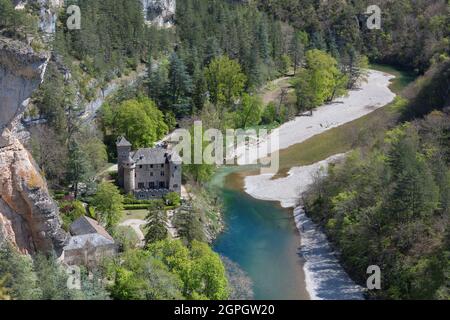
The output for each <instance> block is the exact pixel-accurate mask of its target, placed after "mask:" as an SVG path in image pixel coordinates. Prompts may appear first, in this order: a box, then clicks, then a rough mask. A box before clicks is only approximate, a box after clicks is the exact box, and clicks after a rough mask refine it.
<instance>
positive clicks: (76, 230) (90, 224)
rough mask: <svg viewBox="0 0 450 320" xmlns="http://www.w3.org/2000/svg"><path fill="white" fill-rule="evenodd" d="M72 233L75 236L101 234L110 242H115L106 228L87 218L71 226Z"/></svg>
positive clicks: (81, 218) (78, 220)
mask: <svg viewBox="0 0 450 320" xmlns="http://www.w3.org/2000/svg"><path fill="white" fill-rule="evenodd" d="M70 233H71V234H72V235H73V236H81V235H88V234H99V235H101V236H103V237H104V238H106V239H108V240H111V241H114V240H113V238H112V237H111V236H110V235H109V233H108V232H107V231H106V230H105V228H103V227H102V226H101V225H100V224H99V223H98V222H97V221H95V220H94V219H91V218H89V217H86V216H83V217H80V218H78V219H77V220H75V221H74V222H73V223H72V224H71V225H70Z"/></svg>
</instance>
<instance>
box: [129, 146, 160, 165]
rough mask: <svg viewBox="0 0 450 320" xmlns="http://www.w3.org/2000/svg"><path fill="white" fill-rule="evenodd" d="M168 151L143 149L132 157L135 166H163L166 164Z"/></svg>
mask: <svg viewBox="0 0 450 320" xmlns="http://www.w3.org/2000/svg"><path fill="white" fill-rule="evenodd" d="M167 155H168V150H167V149H164V148H160V147H158V148H143V149H139V150H137V151H136V152H135V153H134V155H133V160H134V161H135V162H136V164H139V165H142V164H163V163H166V162H167V160H168V159H167Z"/></svg>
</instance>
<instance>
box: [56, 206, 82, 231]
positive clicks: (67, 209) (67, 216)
mask: <svg viewBox="0 0 450 320" xmlns="http://www.w3.org/2000/svg"><path fill="white" fill-rule="evenodd" d="M60 213H61V218H62V221H63V228H64V230H66V231H67V230H69V227H70V225H71V224H72V223H73V222H74V221H75V220H77V219H78V218H80V217H82V216H84V215H86V208H85V207H84V205H83V203H82V202H81V201H77V200H75V201H70V202H66V201H63V202H62V203H60Z"/></svg>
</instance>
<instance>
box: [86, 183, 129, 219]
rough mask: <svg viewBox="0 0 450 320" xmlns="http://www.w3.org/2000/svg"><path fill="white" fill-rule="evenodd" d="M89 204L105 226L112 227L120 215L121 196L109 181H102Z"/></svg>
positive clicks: (121, 207)
mask: <svg viewBox="0 0 450 320" xmlns="http://www.w3.org/2000/svg"><path fill="white" fill-rule="evenodd" d="M91 205H92V206H93V207H94V208H95V211H96V212H97V215H98V219H99V221H100V222H101V223H103V224H105V225H106V227H107V228H112V227H114V226H115V225H116V224H117V223H118V222H119V221H120V218H121V216H122V212H123V196H122V195H121V194H120V191H119V189H118V188H117V187H116V186H115V185H113V184H112V183H110V182H102V183H101V184H100V185H99V186H98V189H97V193H96V194H95V195H94V197H93V199H92V202H91Z"/></svg>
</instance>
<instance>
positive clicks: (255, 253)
mask: <svg viewBox="0 0 450 320" xmlns="http://www.w3.org/2000/svg"><path fill="white" fill-rule="evenodd" d="M377 69H378V68H377ZM382 71H394V70H392V69H388V70H386V69H384V70H382ZM390 73H394V72H390ZM396 76H397V79H396V80H395V81H393V83H392V84H391V86H390V88H391V90H392V91H397V90H395V89H396V88H392V87H393V86H395V85H399V82H401V81H405V77H404V76H403V75H402V74H400V73H398V72H397V74H396ZM409 82H410V81H406V82H405V84H404V85H402V86H401V87H404V86H406V84H407V83H409ZM399 86H400V85H399ZM396 93H398V92H396ZM303 141H305V139H304V140H303ZM301 142H302V141H299V142H298V143H297V144H292V143H291V144H290V145H291V147H289V148H287V149H286V150H285V151H283V152H281V157H282V158H281V159H280V162H281V163H282V167H281V169H282V171H284V173H286V172H287V170H288V169H289V168H292V167H294V166H295V165H306V164H308V163H305V161H304V160H305V159H304V158H305V157H304V153H303V155H302V159H297V158H298V156H297V155H298V154H299V152H298V151H299V149H298V146H300V144H301ZM331 143H335V142H333V141H331ZM343 148H347V147H346V146H344V147H343ZM302 151H303V150H302ZM330 151H332V149H330ZM336 151H337V150H336ZM339 151H348V150H339ZM332 154H333V153H332ZM324 155H325V154H319V156H323V158H321V159H324V158H325V156H324ZM330 155H331V154H329V155H328V156H330ZM306 158H308V157H306ZM306 162H308V161H306ZM311 163H313V161H311ZM255 174H256V172H255V169H254V168H236V167H234V168H232V167H225V168H221V169H219V172H218V173H217V174H216V175H215V177H214V179H213V181H212V183H211V185H213V186H215V187H218V188H219V192H220V193H221V195H222V198H223V202H224V209H225V210H224V211H225V212H224V223H225V225H226V228H225V231H224V232H223V234H221V235H220V236H219V237H218V239H217V240H216V241H215V243H214V250H215V251H216V252H218V253H219V254H221V255H222V256H224V257H227V258H229V259H230V260H231V261H233V262H235V263H237V264H238V265H239V267H240V268H241V269H242V270H243V271H244V272H246V274H247V275H248V277H249V278H250V279H251V281H252V283H253V291H254V298H255V299H257V300H260V299H268V300H281V299H283V300H304V299H310V298H311V297H313V298H314V299H317V298H323V299H354V298H355V299H358V298H362V290H361V288H357V286H354V284H353V283H352V281H351V279H350V278H349V277H348V275H347V274H346V273H345V272H344V271H343V270H342V268H341V267H340V266H339V265H338V261H337V258H335V256H334V253H333V250H332V249H331V248H330V247H329V245H328V243H327V240H326V237H325V236H324V235H323V234H322V233H320V232H319V233H317V230H315V226H314V224H313V223H312V222H310V221H309V219H307V218H306V217H303V218H301V219H303V220H300V218H298V217H299V215H297V216H296V218H295V219H294V214H293V212H292V208H291V209H284V208H282V207H281V206H280V204H279V202H278V201H264V200H258V199H256V198H253V197H252V196H250V195H248V194H247V193H246V192H245V191H244V180H245V177H247V176H252V175H255ZM283 175H284V174H283ZM282 187H285V188H290V186H287V185H286V186H284V185H283V186H281V185H280V186H279V189H282ZM281 191H283V190H281ZM276 193H277V192H276V191H275V190H273V194H274V195H275V194H276ZM278 193H280V190H278ZM271 198H273V199H277V198H278V196H277V195H275V196H273V197H272V196H271V195H270V193H269V195H266V196H265V197H262V199H265V200H267V199H271ZM296 220H297V221H296ZM296 222H297V224H299V225H300V224H301V225H302V227H301V228H305V229H304V230H303V231H304V234H303V237H301V236H300V233H299V229H298V225H297V226H296ZM306 242H308V243H306ZM302 245H303V249H302ZM305 245H306V246H307V248H306V250H305V248H304V247H305ZM308 264H309V266H308ZM305 270H307V271H308V274H306V276H305ZM311 287H315V288H314V289H313V290H312V289H311ZM307 288H308V290H307ZM341 289H342V290H341ZM312 291H314V292H312Z"/></svg>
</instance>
